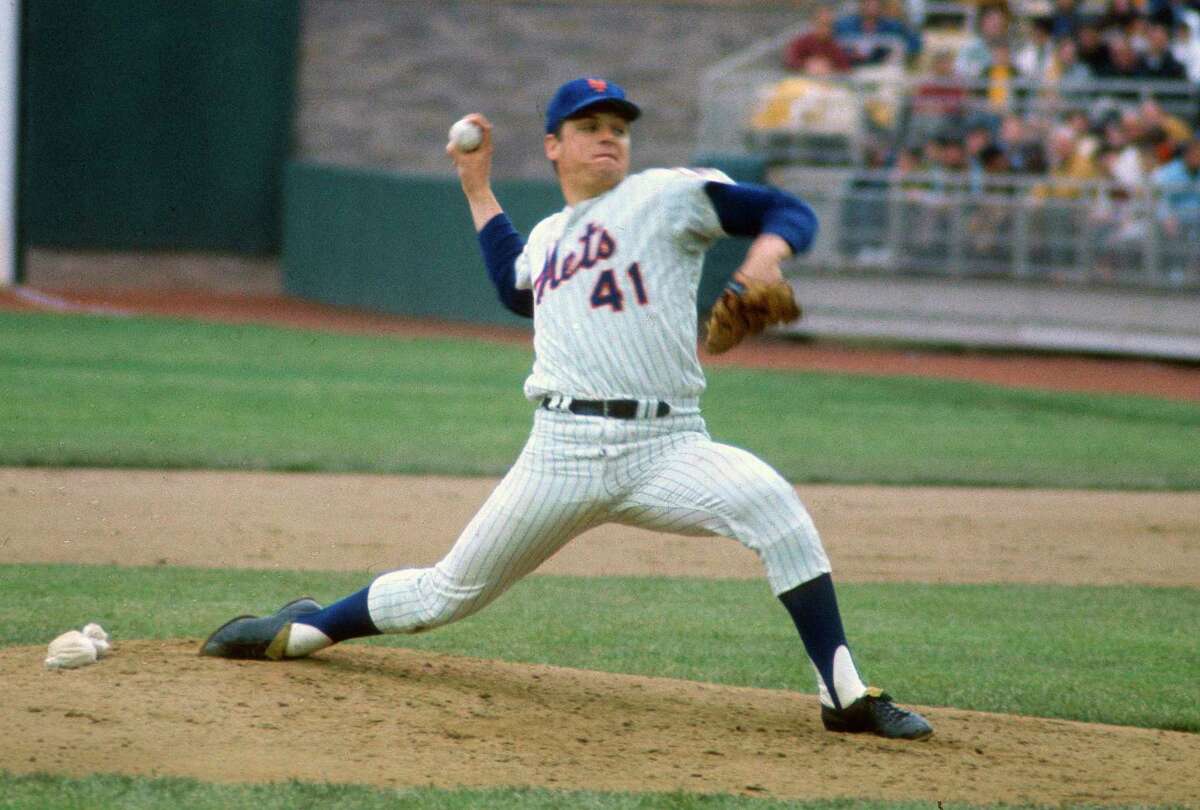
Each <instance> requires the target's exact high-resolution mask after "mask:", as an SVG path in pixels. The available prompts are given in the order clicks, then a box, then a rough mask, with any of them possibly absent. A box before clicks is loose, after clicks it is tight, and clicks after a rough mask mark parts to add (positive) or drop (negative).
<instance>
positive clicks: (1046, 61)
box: [1013, 17, 1054, 83]
mask: <svg viewBox="0 0 1200 810" xmlns="http://www.w3.org/2000/svg"><path fill="white" fill-rule="evenodd" d="M1053 62H1054V40H1053V38H1052V37H1051V36H1050V18H1049V17H1038V18H1036V19H1034V20H1031V21H1030V23H1029V30H1028V35H1027V36H1026V37H1025V42H1024V43H1022V44H1021V45H1020V46H1019V47H1018V48H1017V52H1016V54H1015V55H1014V56H1013V64H1014V65H1015V66H1016V68H1017V70H1018V71H1019V72H1020V74H1021V77H1022V78H1024V79H1028V80H1029V81H1031V82H1037V83H1041V82H1043V81H1045V80H1046V79H1047V78H1048V74H1049V70H1050V66H1051V65H1052V64H1053Z"/></svg>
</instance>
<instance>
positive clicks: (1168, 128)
mask: <svg viewBox="0 0 1200 810" xmlns="http://www.w3.org/2000/svg"><path fill="white" fill-rule="evenodd" d="M1138 116H1139V117H1140V118H1141V119H1142V121H1144V122H1145V123H1146V127H1147V128H1148V129H1154V128H1158V129H1161V130H1162V131H1163V132H1165V133H1166V134H1167V141H1166V145H1165V148H1160V150H1159V154H1158V160H1159V163H1167V162H1169V161H1170V160H1171V159H1172V158H1174V157H1175V153H1176V152H1177V151H1178V150H1179V149H1180V148H1181V147H1182V146H1183V145H1184V144H1185V143H1187V142H1188V141H1190V140H1191V139H1192V128H1191V127H1190V126H1188V125H1187V123H1185V122H1184V120H1183V119H1182V118H1179V117H1178V116H1175V115H1171V114H1170V113H1168V112H1167V111H1166V110H1164V109H1163V108H1162V105H1161V104H1159V103H1158V102H1157V101H1155V100H1154V99H1146V100H1145V101H1143V102H1142V103H1141V105H1140V106H1139V107H1138Z"/></svg>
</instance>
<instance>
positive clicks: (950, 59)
mask: <svg viewBox="0 0 1200 810" xmlns="http://www.w3.org/2000/svg"><path fill="white" fill-rule="evenodd" d="M966 109H967V88H966V85H965V84H964V83H963V81H962V80H961V79H960V78H959V77H958V76H957V75H956V74H955V72H954V51H951V50H947V49H943V50H939V51H937V52H936V53H935V54H934V55H933V59H932V61H931V63H930V73H929V76H927V77H926V78H924V79H923V80H921V81H920V82H919V83H918V84H917V85H916V87H915V88H914V89H913V97H912V106H911V114H910V116H909V121H908V133H909V137H910V138H913V139H916V140H918V141H924V140H926V139H928V138H930V137H931V136H932V135H933V134H934V133H935V132H936V131H937V130H938V129H941V128H942V127H944V126H945V125H946V124H948V123H950V124H957V123H960V122H961V121H962V119H963V116H964V115H965V113H966Z"/></svg>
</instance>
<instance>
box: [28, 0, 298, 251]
mask: <svg viewBox="0 0 1200 810" xmlns="http://www.w3.org/2000/svg"><path fill="white" fill-rule="evenodd" d="M22 10H23V15H24V20H23V43H22V46H23V51H24V53H23V64H22V88H21V103H22V143H21V219H22V238H23V242H24V243H25V244H26V245H37V246H47V247H51V246H53V247H72V248H107V249H195V250H212V251H225V252H235V253H270V252H275V251H277V250H278V247H279V241H280V204H281V185H282V170H283V166H284V162H285V161H286V159H287V153H288V149H289V146H290V140H291V132H290V128H291V119H292V107H293V96H294V92H293V88H294V82H295V69H296V53H297V41H298V37H299V30H300V28H299V26H300V10H299V0H187V2H161V0H31V1H30V2H26V3H22Z"/></svg>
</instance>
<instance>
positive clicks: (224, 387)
mask: <svg viewBox="0 0 1200 810" xmlns="http://www.w3.org/2000/svg"><path fill="white" fill-rule="evenodd" d="M530 360H531V357H530V353H529V350H528V349H526V348H523V347H513V346H496V345H490V344H486V343H481V342H473V341H456V340H408V339H398V338H382V337H364V336H349V335H335V334H327V333H321V332H307V331H302V330H289V329H278V328H268V327H259V326H224V325H213V324H202V323H195V322H188V321H174V320H166V319H150V318H126V319H121V318H102V317H80V316H59V315H42V314H17V313H0V391H3V392H4V396H3V397H0V464H6V465H56V466H126V467H147V468H162V467H170V468H196V467H208V468H253V469H278V470H329V471H343V470H347V471H348V470H354V471H370V472H401V473H403V472H409V473H438V474H466V475H477V474H478V475H499V474H501V473H503V472H504V471H505V470H506V469H507V468H508V466H509V465H510V464H511V463H512V460H513V459H514V458H515V457H516V454H517V453H518V451H519V450H520V447H521V445H522V444H523V442H524V440H525V437H526V435H527V433H528V427H529V423H530V419H531V416H530V405H529V404H528V403H527V402H525V400H524V399H523V398H522V396H521V393H520V390H521V383H522V381H523V379H524V376H525V374H526V373H527V372H528V368H529V364H530ZM709 380H710V386H709V392H708V394H707V395H706V397H705V412H706V415H707V418H708V423H709V428H710V430H711V432H712V433H713V435H714V436H715V437H716V438H718V439H719V440H721V441H726V442H729V443H731V444H737V445H740V446H744V447H747V448H749V449H751V450H752V451H755V452H757V453H759V454H761V455H762V456H763V457H764V458H765V459H766V460H767V461H769V462H770V463H772V464H773V465H774V466H775V467H776V468H778V469H779V470H780V471H781V472H782V473H783V474H784V476H785V477H787V478H789V479H790V480H793V481H796V482H864V483H865V482H876V483H894V484H922V483H932V484H972V485H1012V486H1049V487H1094V488H1125V489H1128V488H1139V489H1200V465H1197V464H1196V463H1195V460H1196V458H1198V457H1200V405H1197V404H1195V403H1180V402H1169V401H1165V400H1156V399H1152V398H1145V397H1127V396H1108V395H1105V396H1100V395H1083V394H1064V393H1048V392H1040V391H1021V390H1010V389H1005V388H1000V387H995V386H988V385H982V384H974V383H965V382H948V381H942V380H926V379H916V378H907V377H866V376H849V375H837V374H824V373H798V372H778V371H770V372H768V371H752V370H740V369H729V368H717V369H711V370H710V371H709Z"/></svg>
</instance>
